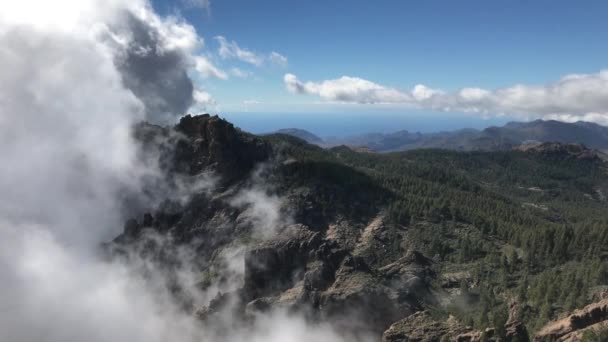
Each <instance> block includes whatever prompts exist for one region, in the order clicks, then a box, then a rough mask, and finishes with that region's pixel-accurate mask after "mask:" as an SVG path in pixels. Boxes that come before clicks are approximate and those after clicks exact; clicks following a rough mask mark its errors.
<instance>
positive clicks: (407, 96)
mask: <svg viewBox="0 0 608 342" xmlns="http://www.w3.org/2000/svg"><path fill="white" fill-rule="evenodd" d="M283 81H284V84H285V87H286V88H287V90H288V91H290V92H292V93H295V94H309V95H316V96H319V97H321V98H322V99H324V100H328V101H338V102H345V103H360V104H399V105H406V106H412V107H417V108H424V109H431V110H437V111H445V112H466V113H479V114H483V115H512V116H519V117H525V118H531V117H541V118H551V119H559V120H564V121H577V120H586V121H595V122H599V123H604V124H608V70H602V71H600V72H598V73H595V74H572V75H566V76H564V77H562V78H561V79H559V80H558V81H555V82H552V83H547V84H544V85H525V84H517V85H514V86H510V87H506V88H498V89H494V90H487V89H481V88H473V87H471V88H462V89H459V90H457V91H455V92H445V91H442V90H441V89H434V88H430V87H428V86H425V85H422V84H419V85H416V86H415V87H414V88H413V89H412V90H411V91H403V90H399V89H396V88H391V87H386V86H383V85H380V84H377V83H374V82H371V81H368V80H365V79H361V78H357V77H348V76H343V77H341V78H338V79H333V80H324V81H320V82H302V81H300V80H299V79H298V78H297V77H296V76H295V75H293V74H286V75H285V76H284V78H283Z"/></svg>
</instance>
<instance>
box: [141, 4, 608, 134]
mask: <svg viewBox="0 0 608 342" xmlns="http://www.w3.org/2000/svg"><path fill="white" fill-rule="evenodd" d="M193 1H199V3H203V2H202V1H201V0H178V1H168V0H154V1H153V6H154V7H155V9H156V11H158V12H159V13H161V14H165V15H167V14H179V15H180V16H182V17H183V18H184V19H185V20H186V21H188V22H189V23H190V24H192V25H193V26H194V27H195V28H196V30H197V32H198V34H199V35H200V36H201V37H203V38H204V39H205V47H204V52H203V53H204V54H206V56H208V58H209V59H210V60H211V61H212V62H213V64H214V65H215V66H216V67H217V68H219V69H221V70H223V71H224V72H225V73H226V74H227V78H228V79H213V78H208V79H204V80H200V82H201V84H202V86H203V87H204V89H205V91H207V92H208V93H210V94H211V95H212V96H213V98H214V99H215V101H216V102H217V106H216V107H214V108H212V110H215V111H219V112H220V113H223V114H225V115H226V116H228V117H230V116H231V117H232V118H233V119H234V118H236V119H235V121H237V124H238V123H239V122H238V121H239V120H241V119H239V117H243V118H246V119H251V120H253V119H254V118H255V117H256V116H255V115H256V113H257V114H258V115H259V113H281V114H284V115H285V116H287V119H288V120H286V121H285V123H286V124H287V123H289V122H290V121H289V119H293V117H294V116H302V115H304V116H303V117H302V118H301V119H302V120H300V121H297V122H300V125H302V123H301V122H304V125H305V123H306V120H305V115H306V113H323V114H328V116H331V117H329V118H328V117H326V116H325V115H316V116H311V120H313V117H315V118H316V119H314V120H313V121H318V120H321V121H323V120H326V121H328V120H329V121H332V120H334V121H336V122H335V123H332V124H336V125H338V126H339V122H340V120H342V119H343V118H344V116H345V115H349V113H356V115H355V116H358V117H372V118H376V119H377V120H382V121H383V122H384V121H386V125H385V126H382V125H380V126H382V127H384V128H382V127H381V128H378V127H376V128H377V130H394V129H393V128H396V129H401V128H408V127H394V126H395V125H396V124H395V122H398V123H399V125H402V126H407V125H408V120H410V121H411V122H412V123H414V122H416V124H413V125H414V126H416V127H411V128H412V129H413V130H416V129H419V130H433V129H432V125H430V126H429V125H428V124H421V123H422V122H425V120H427V119H428V120H427V121H429V120H430V122H438V120H442V119H445V122H447V123H448V124H437V129H446V128H451V127H454V128H458V127H464V126H475V125H476V126H485V125H488V124H499V123H502V122H504V121H508V120H509V119H533V118H537V117H542V118H544V117H547V115H553V116H550V117H558V116H559V117H563V115H568V117H576V118H579V117H582V118H587V117H588V114H589V113H597V112H598V108H596V107H597V106H590V108H589V110H581V111H579V112H576V111H573V110H572V109H571V108H563V109H562V108H558V109H559V110H557V111H555V113H553V112H551V111H549V110H548V109H547V110H545V109H542V108H541V109H539V108H536V107H535V108H534V109H528V106H527V105H522V104H519V103H518V104H517V105H510V106H508V107H505V106H502V107H500V106H490V107H488V108H485V107H484V108H482V109H479V104H475V106H472V105H467V106H460V105H458V106H457V105H454V104H453V103H451V102H450V105H449V106H448V105H445V101H446V100H445V99H443V100H441V101H439V102H440V103H441V104H437V103H439V102H438V101H434V102H433V103H432V104H429V103H424V104H421V103H420V101H418V102H416V104H415V105H414V106H412V103H410V102H412V101H408V100H403V101H401V100H395V101H392V100H391V101H392V102H391V103H389V104H386V103H378V102H383V101H384V99H385V97H380V98H379V99H380V100H378V97H375V95H374V97H373V99H372V100H368V97H367V95H369V94H368V93H365V94H366V95H365V96H366V98H365V99H364V100H361V98H360V97H358V96H359V95H361V93H357V94H355V95H356V96H355V95H353V96H352V97H351V96H350V95H352V94H348V95H347V96H346V97H345V96H342V95H343V94H342V93H340V94H341V95H339V96H333V95H326V94H325V95H324V94H323V91H319V90H318V88H319V87H317V86H315V85H313V86H312V87H309V88H308V89H304V88H302V89H300V88H298V89H300V90H299V91H295V92H294V91H292V92H290V91H288V89H287V88H286V82H284V77H285V74H293V75H294V76H297V81H298V82H301V83H304V82H306V81H312V82H314V83H315V84H317V85H320V84H321V82H323V81H325V80H336V79H339V78H340V77H342V76H350V77H353V78H357V79H362V80H365V81H369V82H372V83H373V84H374V85H379V86H381V87H384V88H388V89H395V90H398V91H400V92H403V93H408V94H409V92H410V90H411V89H412V88H413V87H414V86H415V85H417V84H423V85H424V86H425V87H428V88H430V89H437V90H441V92H442V93H443V92H444V93H451V92H457V91H459V89H462V88H464V87H475V88H482V89H486V90H489V91H494V90H495V89H499V88H508V87H513V86H515V85H518V84H524V85H529V86H543V85H546V84H551V83H552V82H556V81H558V80H560V78H562V77H563V76H565V75H569V74H587V75H593V74H596V73H598V72H600V71H601V70H602V69H605V68H606V67H607V65H606V64H607V63H606V62H607V61H608V46H607V45H606V44H605V39H606V34H607V33H608V21H606V13H608V2H605V1H576V2H574V1H548V0H541V1H424V2H423V1H416V2H414V1H403V0H400V1H397V0H394V1H393V0H386V1H361V0H348V1H345V0H336V1H280V0H260V1H246V0H240V1H237V0H212V1H211V2H210V4H209V8H208V10H205V9H202V8H201V7H193V6H190V5H191V4H192V2H193ZM216 36H223V37H225V39H226V40H227V41H228V42H235V43H236V44H237V45H238V47H239V48H240V49H243V50H249V51H251V52H253V53H254V54H256V55H258V56H261V57H263V58H267V56H268V55H269V54H270V53H272V52H277V53H279V54H281V55H282V56H285V57H286V58H287V63H286V65H279V64H277V63H272V62H269V61H265V62H264V63H263V64H262V65H261V66H256V65H253V64H251V63H247V62H243V61H240V60H238V59H237V58H222V57H221V56H220V55H219V53H218V49H219V46H220V44H219V41H218V40H216V39H214V38H213V37H216ZM233 68H238V69H239V70H240V71H241V72H244V73H247V74H248V75H247V77H245V78H243V77H237V76H233V75H232V74H231V72H232V71H231V70H233ZM300 80H301V81H300ZM298 84H299V83H298ZM328 86H331V87H332V88H331V89H330V91H332V92H333V91H334V90H335V89H334V86H336V85H334V84H331V85H328ZM339 86H344V82H340V84H339ZM346 86H348V85H346ZM365 86H367V85H365ZM367 90H368V88H366V90H365V91H367ZM332 94H333V93H332ZM432 94H435V93H432ZM345 98H346V101H344V99H345ZM438 99H439V98H438ZM424 100H425V101H426V98H425V99H424ZM338 102H339V103H338ZM344 102H346V103H344ZM361 102H364V103H361ZM404 102H408V103H407V105H404ZM426 102H429V101H426ZM473 107H474V108H473ZM524 107H525V109H523V110H522V109H521V108H524ZM547 107H555V104H552V103H549V104H548V105H547ZM446 108H447V109H446ZM471 108H473V109H471ZM514 108H515V109H514ZM599 109H602V108H599ZM242 113H250V115H248V116H247V115H240V114H242ZM601 113H602V114H603V112H601ZM289 115H291V117H289ZM585 115H587V116H585ZM267 116H268V115H267ZM259 117H260V118H262V117H263V115H261V116H259ZM273 117H275V119H273V120H274V121H273V123H274V125H279V126H280V124H282V123H283V122H282V121H281V119H284V117H282V116H280V115H279V116H277V115H274V116H273ZM395 117H397V118H398V120H395V119H394V118H395ZM252 118H253V119H252ZM458 118H460V119H462V120H458ZM277 120H278V122H277ZM245 121H247V120H245ZM292 121H293V120H292ZM329 121H328V122H329ZM332 122H333V121H332ZM427 123H428V122H427ZM269 126H273V125H269ZM308 126H319V125H318V124H314V123H312V122H311V123H310V125H308ZM363 126H364V125H363V124H362V127H361V130H363V131H364V130H366V129H367V127H363ZM429 127H431V128H429ZM245 128H247V127H245ZM255 130H260V129H259V128H256V129H255Z"/></svg>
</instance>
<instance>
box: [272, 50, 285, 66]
mask: <svg viewBox="0 0 608 342" xmlns="http://www.w3.org/2000/svg"><path fill="white" fill-rule="evenodd" d="M268 60H270V61H271V62H272V63H274V64H276V65H278V66H281V67H286V66H287V63H288V62H287V57H285V56H283V55H281V54H280V53H278V52H275V51H272V52H271V53H270V55H268Z"/></svg>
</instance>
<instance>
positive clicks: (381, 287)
mask: <svg viewBox="0 0 608 342" xmlns="http://www.w3.org/2000/svg"><path fill="white" fill-rule="evenodd" d="M170 132H174V133H175V134H176V135H175V141H172V142H171V141H170V142H167V143H169V144H174V145H175V146H174V148H169V149H165V150H166V151H167V153H166V154H165V155H163V156H161V157H162V159H163V160H164V164H163V165H167V170H170V171H171V173H170V174H169V177H176V176H177V175H179V176H180V177H185V178H184V179H185V180H182V182H185V183H186V184H189V183H188V182H187V179H189V178H187V177H192V178H193V179H196V178H197V177H199V176H201V175H204V174H206V173H208V172H213V173H216V174H217V175H218V176H220V177H221V176H224V175H223V174H224V173H225V172H227V176H228V177H225V179H226V181H223V182H221V183H219V184H218V185H215V186H209V187H207V188H205V189H203V190H200V191H195V192H194V193H193V194H192V196H190V197H189V198H187V199H186V200H181V201H169V202H162V203H161V204H160V205H159V206H158V207H157V208H151V209H150V211H149V212H146V213H143V215H139V216H136V217H134V218H133V219H131V220H129V221H128V222H127V223H126V224H125V227H124V231H123V233H122V234H121V235H120V236H118V237H117V238H116V239H114V241H113V242H111V243H109V244H108V245H106V249H107V250H108V251H109V254H110V255H113V256H115V257H116V256H118V257H124V256H127V257H128V256H129V255H132V254H133V253H140V254H141V255H140V257H142V258H148V259H146V260H149V261H148V262H150V263H158V264H159V265H160V268H162V269H167V270H168V271H167V272H168V274H169V276H168V278H167V282H168V285H167V286H169V287H170V288H172V289H174V290H173V291H174V293H175V294H176V297H177V298H178V299H179V300H180V302H182V305H183V306H184V307H185V308H187V309H188V310H189V311H190V312H192V313H193V314H194V315H196V317H198V318H199V319H201V321H202V322H203V323H205V322H216V323H217V322H222V317H225V316H226V315H229V316H230V317H234V319H235V320H237V322H241V320H242V322H243V323H242V324H245V323H244V322H247V321H251V320H254V319H255V317H257V316H259V315H260V314H263V313H265V312H272V311H273V310H279V309H281V310H288V311H289V312H292V313H293V314H298V315H303V316H304V317H307V319H309V320H310V321H312V322H323V323H327V324H331V325H332V326H334V327H336V328H337V329H338V330H339V331H343V332H344V334H347V335H348V336H349V337H351V340H353V341H357V340H363V336H374V338H375V339H376V340H379V339H380V337H381V336H383V335H384V338H385V340H387V341H389V340H390V341H408V340H410V337H412V338H413V337H414V336H419V335H417V334H419V332H420V331H423V332H425V334H429V336H431V335H430V334H431V333H432V334H434V335H433V336H437V338H443V337H446V338H452V339H456V340H467V341H481V340H496V341H497V340H514V339H516V338H517V340H519V341H522V340H523V341H525V340H526V339H529V338H530V337H531V336H533V335H534V333H535V332H536V331H539V329H541V328H542V326H543V325H544V324H546V323H547V322H549V321H550V320H551V319H555V318H557V317H558V315H560V314H563V313H566V312H568V311H569V310H570V309H575V308H577V307H583V306H584V305H587V304H590V299H592V298H595V297H594V296H596V295H597V293H598V292H597V291H599V289H598V290H596V289H595V286H603V285H606V284H607V283H608V271H606V270H605V269H604V268H602V267H600V266H598V265H601V256H602V255H603V254H602V253H603V252H602V250H603V247H602V246H605V244H606V243H608V236H607V235H606V234H604V233H603V232H604V229H603V228H602V226H601V225H597V223H596V222H597V220H600V221H601V222H608V216H606V214H605V213H606V212H607V211H606V210H605V209H606V205H607V204H606V202H605V198H604V196H603V194H604V193H607V192H608V176H607V175H606V172H605V169H606V164H605V163H604V162H603V161H602V160H601V159H600V158H595V157H593V155H592V154H590V151H591V150H589V149H587V148H586V147H584V146H582V145H572V146H571V145H564V144H555V143H552V144H548V145H542V144H541V145H534V146H532V147H530V148H529V149H522V150H505V151H493V152H492V151H491V152H488V151H471V152H459V151H449V150H439V149H421V150H411V151H404V152H395V153H390V154H372V153H359V152H356V151H353V150H352V149H350V148H340V147H338V148H334V149H329V150H328V149H323V148H320V147H318V146H315V145H311V144H308V143H306V142H305V141H303V140H301V139H299V138H293V137H290V136H287V135H284V134H272V135H267V136H261V137H260V136H255V135H252V134H249V133H247V132H242V131H240V130H238V129H237V128H236V127H234V126H233V125H232V124H230V123H228V122H226V121H225V120H222V119H221V118H219V117H217V116H209V115H202V116H194V117H192V116H187V117H185V118H184V119H182V121H180V123H179V124H178V125H177V126H175V127H173V128H171V127H169V128H161V127H158V126H154V127H152V128H151V129H150V130H149V131H147V135H146V134H144V136H145V137H146V138H145V139H144V141H143V142H142V143H143V144H144V145H147V146H149V147H150V148H151V149H152V150H154V149H155V147H154V146H155V145H156V144H158V143H159V142H160V141H163V142H164V141H166V139H164V138H163V137H166V136H174V135H172V133H170ZM140 136H141V134H140ZM155 137H156V138H155ZM235 149H236V150H235ZM243 152H246V153H243ZM235 169H236V170H235ZM269 208H271V210H270V209H269ZM530 227H534V229H529V228H530ZM149 236H152V238H150V237H149ZM574 237H576V238H574ZM555 246H558V247H557V248H556V247H555ZM184 249H186V250H191V251H192V252H191V253H185V255H188V256H190V257H191V258H192V259H189V260H183V259H181V258H180V256H182V255H183V254H184V253H183V250H184ZM180 251H182V252H181V253H180ZM226 255H237V256H238V258H237V259H236V260H238V264H240V265H242V266H239V267H238V268H234V267H228V265H227V263H235V262H237V261H235V260H227V259H226V257H225V256H226ZM232 258H234V257H232ZM184 262H185V263H187V264H189V265H191V266H192V267H194V268H195V272H196V274H197V275H198V276H197V279H199V282H197V283H196V284H195V288H196V289H198V290H199V291H205V292H208V294H209V296H210V298H211V299H210V300H209V301H206V302H196V301H195V298H196V296H194V297H191V296H190V291H189V290H188V289H187V288H184V286H185V285H184V284H181V283H179V282H178V281H177V279H179V277H177V275H174V274H173V273H172V272H173V271H172V270H173V269H174V268H176V265H180V264H183V263H184ZM598 263H600V264H598ZM241 267H242V268H241ZM571 279H577V280H571ZM572 281H574V283H570V282H572ZM579 281H580V282H584V284H588V285H585V286H588V287H584V286H583V287H579V286H578V285H577V284H578V283H577V282H579ZM552 286H553V287H552ZM556 286H557V287H556ZM214 289H215V290H214ZM219 289H221V291H219ZM522 289H523V290H522ZM522 291H523V294H521V293H522ZM538 293H540V294H542V295H537V294H538ZM511 301H513V302H516V304H517V305H515V304H512V303H511ZM546 301H549V302H550V303H552V305H553V304H555V307H553V306H551V307H549V308H548V309H547V307H546ZM239 324H241V323H239ZM423 340H424V339H423ZM431 340H432V339H431Z"/></svg>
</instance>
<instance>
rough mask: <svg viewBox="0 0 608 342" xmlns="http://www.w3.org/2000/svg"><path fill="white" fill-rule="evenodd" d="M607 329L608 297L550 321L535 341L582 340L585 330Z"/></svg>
mask: <svg viewBox="0 0 608 342" xmlns="http://www.w3.org/2000/svg"><path fill="white" fill-rule="evenodd" d="M605 329H608V299H604V300H601V301H599V302H597V303H593V304H590V305H587V306H586V307H584V308H582V309H580V310H576V311H574V312H573V313H571V314H569V315H568V316H566V317H564V318H562V319H560V320H557V321H553V322H550V323H548V324H547V325H546V326H544V327H543V328H542V329H541V330H540V331H539V332H538V333H537V334H536V336H535V337H534V341H537V342H549V341H551V342H553V341H556V342H576V341H582V338H583V335H584V334H585V332H593V331H596V332H597V331H601V330H605Z"/></svg>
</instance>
